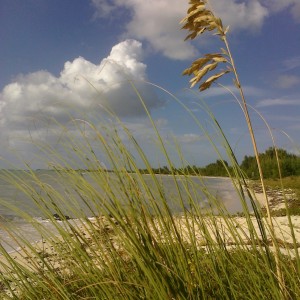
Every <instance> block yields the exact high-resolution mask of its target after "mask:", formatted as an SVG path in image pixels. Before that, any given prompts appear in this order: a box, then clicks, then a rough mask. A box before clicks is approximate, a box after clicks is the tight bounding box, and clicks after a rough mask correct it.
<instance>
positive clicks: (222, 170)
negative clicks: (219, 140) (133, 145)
mask: <svg viewBox="0 0 300 300" xmlns="http://www.w3.org/2000/svg"><path fill="white" fill-rule="evenodd" d="M277 156H278V159H279V160H278V162H277V159H276V152H275V149H274V148H273V147H270V148H268V149H267V150H266V151H265V152H264V153H260V154H259V158H260V161H261V165H262V170H263V175H264V178H278V177H279V171H278V163H279V166H280V171H281V176H282V177H287V176H300V156H298V155H295V154H292V153H288V152H287V151H286V150H284V149H280V148H279V149H277ZM240 168H241V170H242V171H243V172H244V173H245V174H246V176H247V177H249V178H252V179H258V178H259V172H258V168H257V163H256V159H255V157H254V156H247V155H246V156H245V157H244V159H243V161H242V162H241V164H240ZM140 171H141V172H142V173H144V174H145V173H149V170H147V169H142V170H140ZM152 171H153V172H154V173H156V174H179V175H180V174H188V175H202V176H220V177H221V176H222V177H227V176H229V174H232V167H231V166H230V165H229V164H228V162H227V161H225V160H223V161H222V160H216V162H214V163H210V164H208V165H207V166H205V167H198V166H195V165H192V166H191V165H188V166H185V167H183V168H175V167H173V166H172V167H171V168H169V167H167V166H163V167H159V168H153V169H152Z"/></svg>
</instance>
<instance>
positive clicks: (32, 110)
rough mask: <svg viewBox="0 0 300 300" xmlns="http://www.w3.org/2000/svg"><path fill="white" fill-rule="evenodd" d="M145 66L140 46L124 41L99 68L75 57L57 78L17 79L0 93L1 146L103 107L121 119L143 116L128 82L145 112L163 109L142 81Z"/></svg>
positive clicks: (37, 75) (40, 74) (38, 74)
mask: <svg viewBox="0 0 300 300" xmlns="http://www.w3.org/2000/svg"><path fill="white" fill-rule="evenodd" d="M146 67H147V66H146V65H145V64H144V63H143V62H142V44H141V43H140V42H138V41H136V40H125V41H123V42H121V43H119V44H117V45H115V46H114V47H113V48H112V50H111V52H110V54H109V56H107V57H106V58H104V59H103V60H102V61H101V62H100V63H99V64H94V63H92V62H90V61H87V60H86V59H84V58H83V57H78V58H76V59H74V60H73V61H67V62H66V63H65V64H64V67H63V69H62V71H61V72H60V74H59V76H54V75H53V74H51V73H49V72H47V71H44V70H41V71H37V72H34V73H30V74H27V75H19V76H18V77H17V78H16V79H15V80H14V82H12V83H10V84H8V85H7V86H5V87H4V88H3V90H2V91H1V92H0V132H1V145H2V146H5V145H4V143H5V144H6V146H14V140H17V139H19V138H20V137H25V133H26V135H27V137H28V132H30V134H29V135H30V138H34V137H35V136H45V135H44V133H45V131H47V130H48V129H49V126H50V125H49V120H50V119H55V120H56V121H57V122H58V123H59V124H61V125H64V124H68V122H69V120H70V116H71V115H72V117H80V116H84V114H85V113H93V114H101V113H102V112H103V109H104V108H109V109H110V110H112V111H114V112H115V113H116V114H118V115H119V116H121V117H131V116H144V115H145V112H144V108H143V106H142V104H141V102H140V100H139V98H138V95H137V93H136V91H135V90H134V89H133V88H132V85H131V84H130V82H129V81H131V82H133V84H134V85H135V88H136V89H137V90H138V91H139V93H140V94H141V96H142V98H143V101H144V102H145V104H146V106H147V107H148V109H150V110H151V109H153V108H155V107H158V106H160V105H161V104H162V102H161V101H160V100H159V99H158V97H157V96H156V94H155V92H154V91H153V88H152V87H151V86H150V85H147V84H146V83H145V82H144V80H146V79H147V74H146ZM47 120H48V122H47ZM48 137H49V134H48ZM51 138H53V139H54V136H53V137H51Z"/></svg>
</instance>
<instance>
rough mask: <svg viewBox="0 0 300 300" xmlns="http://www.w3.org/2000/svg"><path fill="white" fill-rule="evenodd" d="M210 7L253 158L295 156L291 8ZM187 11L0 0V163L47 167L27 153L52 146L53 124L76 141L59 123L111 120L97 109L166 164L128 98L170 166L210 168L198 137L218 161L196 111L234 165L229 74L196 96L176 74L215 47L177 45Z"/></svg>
mask: <svg viewBox="0 0 300 300" xmlns="http://www.w3.org/2000/svg"><path fill="white" fill-rule="evenodd" d="M210 3H211V5H212V7H213V9H214V12H215V14H216V15H217V16H219V17H220V18H221V19H222V21H223V23H224V25H225V26H227V25H228V26H229V32H228V41H229V45H230V49H231V52H232V55H233V57H234V60H235V64H236V67H237V70H238V73H239V77H240V81H241V83H242V86H243V89H244V92H245V95H246V100H247V103H248V105H249V111H250V115H251V119H252V121H253V127H254V131H255V134H256V138H257V142H258V148H259V150H260V151H265V150H266V149H267V148H268V147H270V146H272V145H273V144H272V143H273V142H275V143H276V145H277V146H279V147H281V148H285V149H286V150H288V151H289V152H293V153H296V154H299V143H300V118H299V115H300V1H299V0H223V1H219V0H211V1H210ZM187 9H188V0H147V1H145V0H25V1H24V0H0V40H1V44H0V140H1V143H0V167H1V166H5V167H6V166H7V162H11V163H12V164H13V165H15V166H19V165H20V160H21V161H22V163H24V162H25V163H26V164H28V165H29V166H31V167H33V168H43V167H46V166H47V165H48V164H49V161H47V159H49V160H50V158H49V157H44V156H43V154H42V153H41V150H38V149H37V145H44V144H49V145H50V146H53V147H57V149H59V147H58V146H57V145H58V142H57V141H58V140H59V139H61V136H62V128H64V129H65V128H68V130H69V132H72V134H73V135H74V136H76V134H77V133H76V132H75V131H76V128H75V127H74V126H73V127H72V128H71V126H69V125H70V118H75V119H76V118H77V119H80V120H87V121H91V120H92V119H93V120H94V122H96V125H97V126H100V125H99V124H100V123H101V122H104V120H105V121H107V122H114V121H112V120H111V119H109V118H107V117H105V116H104V110H105V108H109V109H110V110H112V111H114V112H115V113H116V114H117V116H118V117H119V118H120V119H121V120H122V122H124V124H125V125H126V127H127V128H129V129H130V130H131V131H132V133H133V134H134V136H135V138H136V139H137V141H138V142H139V143H140V145H141V147H142V148H143V149H144V151H145V153H146V154H147V156H148V158H149V160H150V162H151V163H152V164H153V166H159V165H164V164H166V160H165V158H164V156H163V155H162V153H161V150H160V148H157V146H156V143H155V138H154V132H153V130H151V122H150V120H149V116H148V115H147V113H146V112H145V109H144V108H143V106H142V105H141V102H140V100H139V97H138V95H137V92H136V91H138V93H139V95H141V97H142V99H143V101H144V103H145V104H146V106H147V109H148V111H149V112H150V115H151V118H152V119H153V122H154V124H155V125H156V126H157V128H158V130H159V132H160V135H161V137H162V139H163V141H164V143H165V144H166V147H167V149H168V151H170V157H171V159H172V161H173V162H174V163H175V164H177V165H180V164H181V162H180V161H181V159H182V158H183V157H184V159H185V160H186V163H189V164H195V165H198V166H204V165H206V164H208V163H211V162H213V161H215V160H216V159H217V158H218V156H217V154H216V151H215V150H214V149H213V147H212V146H211V145H210V143H209V142H208V140H207V137H206V136H205V134H206V133H208V134H209V136H210V137H211V138H212V140H213V141H215V142H216V145H217V147H219V149H220V153H221V154H223V153H224V151H223V150H222V145H221V144H220V141H219V140H218V133H217V132H215V130H214V129H213V127H212V125H211V123H212V122H211V120H210V117H209V115H208V114H207V112H205V110H203V106H204V104H203V103H206V105H207V106H208V107H209V109H210V110H211V111H212V112H213V114H214V115H215V117H216V119H217V120H218V122H219V124H220V125H221V127H222V129H223V131H224V133H225V135H226V137H227V138H228V140H229V142H230V144H231V146H232V149H233V150H234V152H235V154H236V157H237V159H238V160H239V161H241V160H242V159H243V157H244V156H245V155H253V150H252V146H251V143H250V139H249V135H248V133H247V126H246V123H245V119H244V116H243V112H242V110H241V109H240V107H239V105H238V102H237V101H236V100H235V98H234V96H233V95H232V94H231V93H230V92H229V91H228V89H229V90H230V91H231V92H232V93H236V92H237V91H236V90H235V87H234V84H233V80H232V79H233V77H232V74H227V75H226V76H225V77H224V78H222V79H221V80H220V81H219V83H220V84H222V85H223V86H225V88H224V87H222V86H220V85H217V84H215V85H213V86H212V87H211V88H210V89H209V90H207V91H205V92H201V93H200V92H199V91H198V89H197V87H195V88H193V89H190V88H189V87H190V83H189V80H190V79H191V78H189V77H188V76H183V75H182V72H183V71H184V70H185V69H186V68H188V67H189V66H190V65H191V63H192V62H193V61H194V60H196V59H197V58H199V57H201V56H203V55H205V54H206V53H215V52H219V51H220V47H224V45H222V44H220V42H219V40H218V38H217V37H216V36H213V35H211V34H205V35H204V36H200V37H198V38H196V39H195V40H193V41H184V39H185V37H186V36H187V34H188V32H187V31H185V30H182V29H181V26H182V25H180V24H179V22H180V20H182V18H184V17H185V15H186V11H187ZM175 98H176V99H179V100H180V102H181V103H183V104H184V106H186V107H187V108H188V110H189V111H187V110H186V109H185V108H184V107H183V105H181V104H180V103H179V102H178V101H177V100H175ZM203 101H204V102H203ZM190 113H193V114H194V116H195V117H196V118H197V119H198V121H199V124H200V126H199V124H198V125H197V124H196V123H195V122H194V119H193V117H191V115H190ZM90 115H92V117H91V116H90ZM89 118H90V119H89ZM53 120H56V122H57V123H58V124H59V125H61V126H57V123H56V125H55V124H54V123H55V122H54V121H53ZM265 122H267V124H268V126H269V128H271V129H272V133H273V136H271V135H270V134H269V133H268V129H267V126H266V124H265ZM111 126H112V127H113V126H117V125H115V124H111ZM59 128H60V129H59ZM203 129H204V131H203ZM120 135H121V138H122V139H123V141H124V143H127V141H126V137H125V136H124V135H122V134H120ZM272 137H273V139H272ZM174 144H175V145H177V146H174ZM55 145H56V146H55ZM129 147H130V146H129ZM179 149H180V151H181V152H182V154H180V155H179V154H178V151H179ZM38 158H42V159H38ZM102 159H104V158H102V157H101V153H99V160H100V161H101V160H102ZM10 166H12V165H10Z"/></svg>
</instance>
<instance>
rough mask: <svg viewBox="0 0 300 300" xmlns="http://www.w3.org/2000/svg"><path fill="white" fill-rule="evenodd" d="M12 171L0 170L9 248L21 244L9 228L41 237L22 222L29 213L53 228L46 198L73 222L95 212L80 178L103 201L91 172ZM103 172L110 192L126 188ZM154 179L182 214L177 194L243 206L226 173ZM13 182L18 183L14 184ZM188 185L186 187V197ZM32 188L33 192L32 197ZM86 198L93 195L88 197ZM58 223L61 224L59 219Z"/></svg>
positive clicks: (0, 204)
mask: <svg viewBox="0 0 300 300" xmlns="http://www.w3.org/2000/svg"><path fill="white" fill-rule="evenodd" d="M10 174H11V175H12V176H13V177H14V179H13V180H12V181H13V182H10V181H9V180H7V179H5V176H4V171H0V242H1V245H2V247H4V248H5V249H6V250H7V251H8V252H11V251H15V250H18V248H19V245H18V243H16V241H15V240H14V237H13V236H12V235H11V232H14V233H15V234H19V235H20V236H22V237H25V238H26V239H27V240H29V241H30V242H36V241H39V240H41V239H42V238H43V237H42V236H41V234H40V233H39V231H38V230H36V229H35V228H34V226H33V225H32V224H31V222H28V221H26V216H27V215H30V216H32V217H33V218H34V220H35V221H37V224H41V225H42V226H44V227H46V228H47V230H49V231H50V232H54V231H55V230H56V229H55V228H54V226H53V224H52V223H51V222H50V221H49V219H48V218H47V215H46V214H45V212H44V210H46V211H49V210H47V201H48V203H49V206H50V207H51V208H50V210H52V213H53V214H54V213H56V211H55V210H53V206H51V205H50V204H51V203H52V202H53V201H54V202H55V203H60V204H61V205H60V207H59V209H60V211H61V212H62V213H63V214H64V215H65V216H68V217H70V218H75V220H74V222H76V218H78V217H80V218H91V217H95V216H97V215H99V207H100V206H101V205H100V206H99V205H98V204H95V203H96V202H95V201H97V200H95V199H94V198H95V197H94V196H95V193H91V194H90V195H89V194H88V193H86V192H85V193H84V192H83V191H81V190H80V185H82V182H83V181H85V182H88V184H90V185H91V186H92V187H93V188H94V189H95V191H97V193H99V194H101V195H102V196H103V197H102V198H101V201H106V200H103V199H105V189H104V188H103V187H101V184H99V182H97V178H96V177H95V176H94V174H93V173H89V172H81V173H80V172H79V173H78V183H77V184H75V185H74V179H73V180H71V181H70V180H69V177H68V176H66V175H67V173H65V174H64V173H63V172H62V173H57V172H55V171H52V170H37V171H34V173H32V174H29V173H27V172H24V171H17V170H16V171H11V173H10ZM35 176H36V178H38V179H39V180H41V182H43V186H42V187H41V185H37V184H35V182H34V180H33V177H35ZM107 176H109V182H111V189H112V190H111V193H114V195H115V196H117V197H120V199H122V197H124V193H123V192H122V188H120V185H119V184H118V178H117V177H116V175H114V174H113V173H108V174H107ZM132 176H133V178H134V176H135V175H134V174H132ZM143 176H144V182H145V184H146V185H147V186H148V187H149V188H150V190H151V193H152V194H153V195H154V197H155V195H157V197H158V194H159V192H158V191H157V190H156V188H155V184H154V182H153V179H152V177H151V176H150V175H143ZM73 178H74V177H73ZM157 179H158V181H159V182H160V184H161V186H162V187H163V189H162V190H163V193H164V195H165V197H166V199H167V201H168V204H169V206H170V208H171V210H172V212H174V213H180V212H181V210H182V208H181V205H179V204H178V202H177V201H176V199H178V198H179V193H180V194H181V198H182V199H183V202H184V203H186V207H187V208H188V203H189V198H190V196H192V198H193V199H196V202H197V203H199V206H200V207H204V208H205V206H206V205H208V201H207V197H206V193H207V192H209V193H210V194H212V195H214V197H215V198H216V199H218V201H222V202H223V203H224V205H225V207H226V208H227V210H228V211H229V212H230V213H236V212H239V211H242V205H241V203H240V200H239V197H238V194H237V192H236V190H235V188H234V186H233V184H232V181H231V180H230V179H229V178H218V177H205V178H203V179H202V180H199V178H198V177H188V178H186V177H181V176H178V179H177V184H178V189H177V188H176V186H175V181H174V178H173V177H172V176H168V175H157ZM18 180H20V181H18ZM16 182H18V183H17V184H16ZM187 188H188V190H189V191H190V196H189V195H188V194H189V193H188V192H187ZM141 190H143V188H141ZM24 191H26V192H24ZM47 191H48V193H47ZM49 191H50V192H49ZM31 192H32V194H34V195H35V196H34V199H33V197H32V195H31ZM39 196H41V197H43V199H45V198H46V199H48V200H47V201H46V203H43V205H39V198H38V197H39ZM89 197H90V199H94V200H91V201H89ZM107 201H109V200H107ZM75 211H76V216H75V214H74V212H75ZM22 214H24V215H23V216H22ZM58 222H61V223H63V221H58Z"/></svg>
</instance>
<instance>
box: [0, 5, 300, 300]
mask: <svg viewBox="0 0 300 300" xmlns="http://www.w3.org/2000/svg"><path fill="white" fill-rule="evenodd" d="M183 22H184V28H186V29H188V30H190V32H191V34H190V35H189V36H188V38H195V37H196V36H198V35H201V34H202V33H203V32H205V31H207V30H208V31H215V32H216V33H217V34H218V35H219V36H220V38H221V40H222V41H223V42H224V43H225V46H226V50H222V52H220V53H216V54H208V55H205V56H204V57H203V58H200V59H199V60H197V61H196V62H195V63H194V64H193V65H192V67H191V68H190V69H188V70H187V71H186V72H185V73H186V74H194V76H195V77H194V79H192V84H193V85H195V84H197V83H198V82H200V81H201V80H203V78H204V76H205V75H206V74H208V72H210V71H212V70H214V69H215V68H217V67H218V66H219V64H225V65H226V66H229V67H228V68H225V69H223V70H221V71H220V72H219V73H217V74H215V75H213V76H211V77H209V78H208V79H206V80H204V81H203V82H202V83H201V88H200V89H201V90H203V89H206V88H209V87H210V85H211V84H212V83H213V82H215V81H216V80H217V79H219V78H220V77H222V76H223V75H224V74H227V73H230V72H231V73H233V74H234V76H235V82H236V85H237V87H238V89H239V91H240V93H241V97H242V100H241V107H242V108H243V113H244V114H245V118H246V121H247V124H248V126H249V130H250V136H251V139H252V141H253V145H254V150H255V149H256V142H255V136H254V133H253V130H252V126H251V121H250V118H249V114H248V112H247V103H246V102H245V98H244V96H243V93H242V89H241V85H240V83H239V80H238V76H237V72H236V69H235V67H234V62H233V59H232V57H231V55H230V51H229V46H228V42H227V39H226V32H227V30H226V29H224V28H223V26H222V22H221V20H220V19H218V18H216V17H215V16H214V14H213V12H212V11H211V10H210V9H209V7H208V6H207V1H196V0H193V1H190V8H189V10H188V15H187V17H186V18H185V19H184V21H183ZM133 88H134V89H135V87H134V85H133ZM135 90H136V89H135ZM136 92H137V95H138V96H139V98H140V101H141V103H142V105H144V102H143V99H142V98H141V97H140V95H139V93H138V91H137V90H136ZM173 98H174V101H178V103H179V104H180V105H182V108H183V110H184V111H186V112H187V113H188V114H189V115H190V117H191V119H192V120H194V121H195V124H196V125H197V126H198V127H199V130H201V131H202V132H203V134H204V135H206V136H207V139H208V141H209V142H210V143H211V146H212V149H213V150H214V151H215V152H216V154H217V155H218V157H219V159H220V162H222V163H223V166H224V168H225V169H226V170H228V176H229V178H230V179H231V181H230V182H231V184H232V185H233V186H234V188H235V191H236V195H237V196H238V197H239V200H240V202H241V204H242V207H243V216H244V217H243V218H238V217H234V216H232V215H230V213H229V212H228V210H227V209H226V207H225V206H224V204H223V203H222V201H220V199H217V197H216V196H215V195H213V194H212V193H210V192H209V190H208V189H206V188H205V186H204V185H202V183H203V178H201V176H200V175H197V174H192V175H194V176H193V178H192V177H191V176H190V175H191V174H190V173H182V174H181V175H180V176H179V175H178V174H175V172H174V171H173V170H175V168H174V165H173V162H172V159H171V156H170V154H169V152H168V150H167V149H168V147H167V146H166V143H165V142H164V140H163V138H162V136H161V134H160V133H159V130H158V129H157V127H156V125H155V122H154V121H153V120H152V118H151V115H150V113H149V111H148V110H147V107H145V105H144V108H145V112H146V113H147V114H148V116H149V120H150V123H151V124H152V129H153V133H154V134H155V135H156V142H157V151H158V152H160V154H161V155H163V156H164V158H165V161H166V163H167V167H168V169H169V170H171V175H170V176H169V177H168V178H169V180H171V181H172V183H173V193H172V195H173V196H172V199H169V198H168V196H167V191H166V187H165V185H164V182H163V180H164V179H163V178H164V177H163V176H162V175H161V174H155V173H154V172H153V168H152V166H151V163H150V162H149V159H148V157H147V155H146V153H145V151H144V149H143V148H142V147H141V145H140V144H139V143H138V141H137V139H136V138H135V136H134V135H133V133H132V132H131V131H130V130H129V129H128V128H127V127H126V126H125V124H124V123H122V122H121V120H120V119H119V118H118V117H117V116H114V115H113V114H110V119H113V120H114V122H113V123H112V122H111V123H109V124H105V123H101V122H97V124H94V123H93V122H92V121H89V120H85V119H81V120H79V119H76V120H71V122H70V123H72V124H73V125H74V127H75V128H76V129H77V130H79V132H80V133H81V135H80V138H78V136H77V137H76V138H75V137H74V136H72V134H71V132H68V128H66V127H63V126H62V128H61V130H62V132H63V133H64V135H63V138H61V145H60V146H61V147H60V148H59V149H60V150H63V153H64V154H67V156H66V155H63V154H61V153H62V152H59V151H57V150H56V149H55V148H53V147H51V146H49V145H46V146H45V145H44V144H36V146H37V147H38V148H39V150H40V153H42V156H41V157H47V159H48V161H49V162H51V166H52V168H51V171H48V172H47V173H46V174H44V175H43V176H42V175H41V174H39V173H38V172H37V171H34V170H32V169H30V168H27V170H26V171H23V172H21V174H20V173H18V174H17V173H16V172H15V171H12V170H6V171H3V173H1V174H2V175H1V177H2V180H5V181H6V182H7V183H9V184H12V185H14V186H15V187H16V188H17V189H18V190H19V191H20V192H21V193H22V195H25V196H26V198H27V200H28V201H29V202H30V207H31V208H32V211H26V210H22V209H20V208H18V207H17V206H16V205H13V204H12V203H11V202H10V201H9V200H10V199H3V198H1V205H3V206H4V207H5V208H6V209H11V210H12V211H13V212H14V213H15V214H18V215H19V216H20V217H22V218H23V219H24V220H25V221H26V222H28V223H30V224H31V225H32V226H33V227H34V228H35V230H36V231H37V232H39V233H40V236H41V237H42V240H41V241H40V242H38V243H35V244H32V243H30V241H29V240H28V239H26V238H25V237H23V236H22V235H21V234H19V233H18V231H17V230H14V229H13V228H10V227H7V232H8V234H9V235H10V236H11V238H12V239H13V240H14V241H15V242H16V243H17V245H18V246H19V247H21V251H19V252H18V253H13V254H10V253H8V252H7V250H6V249H5V248H4V247H3V246H0V252H1V254H2V257H1V258H0V268H1V273H0V280H1V285H0V293H1V299H39V300H40V299H74V300H75V299H297V298H299V296H300V284H299V283H300V282H299V281H300V280H299V279H300V276H299V275H300V274H299V271H300V260H299V254H298V248H299V247H298V246H299V245H298V244H297V240H296V238H295V232H294V229H295V228H294V226H293V223H292V219H291V217H290V216H289V215H288V216H289V224H290V232H288V235H289V236H291V239H289V240H285V239H284V237H282V235H280V236H278V235H277V232H276V231H275V227H274V224H273V220H272V218H271V215H270V214H269V213H268V218H267V219H266V218H264V217H263V213H262V211H261V209H260V207H259V206H258V205H257V204H256V201H255V197H254V195H253V191H252V190H251V187H250V186H249V184H248V180H247V178H246V177H245V175H244V173H243V172H242V170H241V169H240V168H239V165H238V163H237V160H236V158H235V156H234V152H233V151H232V148H231V146H230V144H229V143H228V140H227V138H226V136H225V134H224V132H223V131H222V128H221V127H220V125H219V122H218V121H217V120H216V118H215V117H214V115H213V113H212V112H211V111H210V110H209V109H208V107H207V106H206V105H205V103H201V104H199V107H201V108H202V109H203V110H204V111H205V113H206V114H207V116H209V118H210V121H211V125H212V126H213V129H214V131H215V132H218V140H217V141H215V140H214V139H213V138H212V137H210V136H209V133H208V132H207V130H206V128H205V126H203V125H202V124H201V122H200V120H198V119H197V118H196V116H195V115H194V114H193V112H192V111H191V110H189V109H188V108H187V107H186V106H185V105H184V104H183V103H181V102H180V101H179V99H176V98H175V97H173ZM112 124H115V125H114V126H112ZM82 125H84V131H83V130H81V128H82ZM218 145H221V147H223V148H222V151H223V152H225V153H226V155H227V157H226V159H225V158H224V157H223V156H222V155H221V149H219V146H218ZM175 150H176V151H177V152H178V155H179V157H180V158H181V160H182V162H185V161H186V159H185V158H184V157H183V155H182V154H181V151H180V148H179V147H177V148H176V147H175ZM255 151H256V150H255ZM255 151H254V152H255ZM100 155H101V159H100V158H99V156H100ZM257 157H258V156H257ZM101 160H103V161H105V162H106V164H107V166H108V167H105V166H104V165H103V164H102V163H101ZM137 161H139V163H137ZM225 161H229V162H230V166H231V168H230V169H229V168H228V164H227V163H225ZM257 163H258V165H259V159H258V161H257ZM140 164H142V167H141V166H140ZM182 167H184V166H182ZM141 169H143V170H147V175H145V174H142V172H141ZM182 169H183V170H184V168H182ZM262 171H263V170H261V174H260V175H261V185H262V188H263V187H264V180H263V173H262ZM49 182H52V183H53V185H51V184H49ZM199 187H201V189H202V192H203V193H202V194H203V195H202V196H199V195H198V194H197V193H195V191H196V190H197V189H199ZM263 189H264V188H263ZM196 195H197V196H196ZM265 196H266V193H265ZM221 200H222V199H221ZM249 202H250V203H251V204H250V205H249V204H248V203H249ZM204 203H206V205H203V204H204ZM266 207H267V208H268V201H267V197H266ZM175 208H176V212H174V210H175ZM268 209H269V208H268ZM33 211H38V212H39V213H40V214H41V215H42V216H43V218H44V219H46V220H49V223H47V226H46V225H45V224H44V223H41V222H40V220H38V219H36V218H34V214H33ZM49 226H50V227H49ZM49 228H51V230H49ZM4 230H5V228H4Z"/></svg>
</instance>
